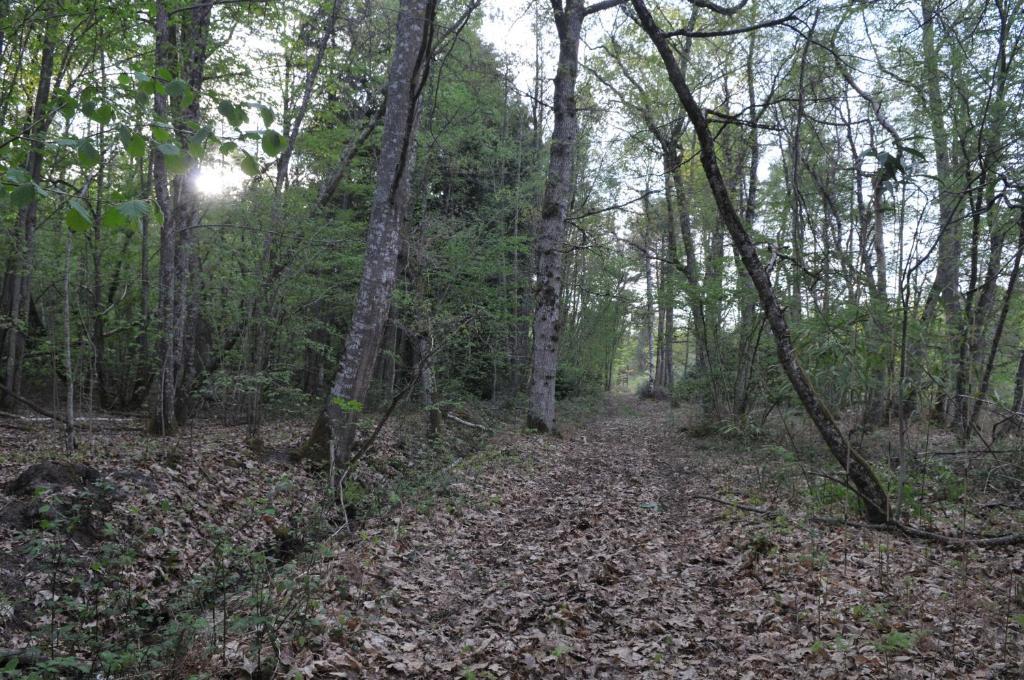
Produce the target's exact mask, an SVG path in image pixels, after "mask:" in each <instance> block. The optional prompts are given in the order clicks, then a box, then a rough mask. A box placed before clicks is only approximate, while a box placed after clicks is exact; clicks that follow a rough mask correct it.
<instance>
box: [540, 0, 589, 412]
mask: <svg viewBox="0 0 1024 680" xmlns="http://www.w3.org/2000/svg"><path fill="white" fill-rule="evenodd" d="M551 7H552V10H553V12H554V18H555V28H556V29H557V30H558V70H557V71H556V73H555V92H554V102H553V109H554V116H555V123H554V129H553V131H552V134H551V160H550V163H549V165H548V174H547V180H546V182H545V185H544V198H543V200H542V203H541V217H540V223H539V224H538V225H537V240H536V247H535V254H536V265H537V270H536V271H537V283H536V288H535V291H534V311H533V366H532V371H531V374H530V406H529V411H528V413H527V416H526V424H527V426H528V427H532V428H534V429H536V430H538V431H540V432H553V431H554V430H555V380H556V375H557V372H558V338H559V333H560V332H561V323H560V320H559V307H558V305H559V300H560V298H561V295H562V242H563V241H564V239H565V216H566V213H567V212H568V209H569V200H570V198H571V196H572V184H573V170H574V167H573V166H574V162H575V157H576V137H577V135H578V133H579V122H578V121H577V119H576V77H577V74H578V72H579V47H580V30H581V28H582V27H583V17H584V6H583V1H582V0H567V1H566V2H565V4H564V6H563V3H562V1H561V0H551Z"/></svg>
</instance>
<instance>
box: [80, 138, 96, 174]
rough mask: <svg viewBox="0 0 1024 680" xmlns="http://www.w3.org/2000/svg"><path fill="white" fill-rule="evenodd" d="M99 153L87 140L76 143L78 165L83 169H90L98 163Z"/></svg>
mask: <svg viewBox="0 0 1024 680" xmlns="http://www.w3.org/2000/svg"><path fill="white" fill-rule="evenodd" d="M100 160H101V159H100V152H99V151H97V150H96V147H95V146H93V145H92V142H90V141H89V140H88V139H82V140H79V142H78V164H79V165H81V166H82V167H83V168H91V167H92V166H94V165H97V164H98V163H99V162H100Z"/></svg>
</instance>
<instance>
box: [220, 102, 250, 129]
mask: <svg viewBox="0 0 1024 680" xmlns="http://www.w3.org/2000/svg"><path fill="white" fill-rule="evenodd" d="M217 111H218V112H219V113H220V115H222V116H224V117H225V118H226V119H227V121H228V123H229V124H230V125H231V127H234V128H237V127H239V126H241V125H244V124H245V123H246V122H248V120H249V114H247V113H246V112H245V109H243V108H241V107H239V106H235V105H234V104H232V103H231V102H229V101H228V100H226V99H223V100H221V101H220V103H218V104H217Z"/></svg>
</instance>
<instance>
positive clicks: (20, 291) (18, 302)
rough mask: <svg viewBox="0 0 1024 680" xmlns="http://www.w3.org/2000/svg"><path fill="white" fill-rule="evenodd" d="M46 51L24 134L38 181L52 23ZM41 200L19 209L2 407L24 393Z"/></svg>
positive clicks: (46, 122)
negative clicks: (26, 350)
mask: <svg viewBox="0 0 1024 680" xmlns="http://www.w3.org/2000/svg"><path fill="white" fill-rule="evenodd" d="M42 30H43V33H44V34H43V50H42V55H41V57H40V61H39V83H38V85H37V86H36V96H35V100H34V101H33V103H32V110H31V111H30V112H29V116H28V122H27V123H26V125H25V127H24V130H23V135H24V136H25V137H27V138H28V139H30V140H32V141H31V143H30V145H29V151H28V156H27V158H26V160H25V172H26V173H27V174H28V176H29V177H30V178H31V179H32V181H33V182H35V183H36V184H38V183H39V182H40V181H41V180H42V175H43V147H44V138H45V137H46V132H47V130H48V128H49V126H50V125H49V124H50V112H49V111H47V108H48V107H49V102H50V87H51V82H52V80H53V57H54V42H53V40H52V39H51V37H50V25H49V22H47V23H46V24H45V25H44V26H43V29H42ZM38 207H39V206H38V199H37V198H36V195H35V193H33V194H32V197H31V198H30V199H29V201H28V203H27V204H25V205H24V206H22V207H21V208H20V209H19V210H18V217H17V221H16V222H15V230H16V233H15V239H16V243H17V248H18V251H17V253H16V254H15V257H14V258H13V264H14V271H13V272H12V275H11V276H10V277H9V286H10V293H9V296H8V301H9V308H8V310H7V311H8V314H7V316H8V317H9V319H10V321H9V323H10V328H8V330H7V333H6V337H5V338H4V340H5V343H4V344H5V345H6V347H5V350H6V366H5V368H4V388H5V389H4V391H3V393H2V394H0V406H7V402H6V400H7V399H8V397H11V398H13V397H15V396H17V395H20V394H21V369H22V366H21V361H22V356H23V355H24V353H25V330H26V329H27V326H28V311H29V307H30V305H31V296H32V289H31V281H32V267H33V264H34V259H35V233H36V224H37V221H38V217H37V215H38Z"/></svg>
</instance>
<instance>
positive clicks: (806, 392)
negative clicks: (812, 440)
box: [630, 0, 892, 524]
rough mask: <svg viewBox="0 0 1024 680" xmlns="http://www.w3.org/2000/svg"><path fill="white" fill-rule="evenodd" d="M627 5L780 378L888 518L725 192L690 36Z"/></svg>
mask: <svg viewBox="0 0 1024 680" xmlns="http://www.w3.org/2000/svg"><path fill="white" fill-rule="evenodd" d="M693 4H695V5H698V6H700V7H704V8H707V9H709V10H711V11H715V12H717V13H720V14H734V13H736V12H737V11H738V10H739V9H740V8H741V7H742V6H743V5H744V4H745V2H741V3H740V5H739V6H737V7H735V8H727V7H722V6H719V5H717V4H714V3H711V2H705V1H704V0H700V1H697V0H694V1H693ZM630 7H631V9H632V11H633V19H634V20H635V21H636V23H637V24H638V25H639V26H640V28H641V29H643V31H644V33H646V34H647V36H648V37H649V38H650V40H651V42H652V44H653V45H654V47H655V49H656V50H657V51H658V55H659V56H660V57H661V60H662V62H663V63H664V65H665V70H666V73H667V74H668V78H669V81H670V82H671V84H672V89H673V90H674V91H675V93H676V96H677V97H678V99H679V103H680V104H681V105H682V107H683V110H684V111H685V112H686V116H687V118H689V120H690V124H691V125H693V130H694V134H695V135H696V137H697V141H698V143H699V146H700V162H701V166H702V167H703V169H704V174H705V176H706V178H707V182H708V186H709V188H710V190H711V195H712V197H713V198H714V202H715V207H716V208H717V210H718V216H719V219H720V220H721V223H722V224H723V225H725V228H726V230H727V231H728V232H729V237H730V239H731V240H732V244H733V248H734V249H735V251H736V252H737V253H738V254H739V256H740V259H741V261H742V262H743V267H744V269H745V270H746V272H747V275H748V276H749V278H750V281H751V283H752V284H753V286H754V289H755V290H756V292H757V296H758V300H759V301H760V304H761V307H762V309H763V310H764V314H765V317H766V319H767V321H768V325H769V327H770V328H771V331H772V336H773V337H774V339H775V347H776V352H777V354H778V357H779V363H780V365H781V366H782V369H783V371H785V373H786V377H787V378H788V379H789V382H790V384H791V385H792V386H793V390H794V391H795V392H796V394H797V397H798V398H799V399H800V402H801V404H803V407H804V409H805V410H806V412H807V415H808V416H809V417H810V419H811V421H812V422H813V423H814V425H815V427H816V428H817V430H818V433H819V434H820V435H821V438H822V440H823V441H824V442H825V445H826V446H828V449H829V451H830V452H831V453H832V455H833V456H834V457H835V459H836V460H837V461H838V462H839V464H840V465H842V466H843V468H844V469H845V470H846V472H847V475H848V476H849V479H850V483H851V484H852V485H853V486H854V487H855V489H856V491H857V493H858V495H859V496H860V497H861V499H862V500H863V501H864V516H865V518H866V519H867V520H868V521H869V522H872V523H877V524H887V523H889V522H891V520H892V517H891V512H890V507H889V498H888V496H887V494H886V492H885V489H884V487H883V486H882V483H881V481H880V480H879V479H878V477H877V476H876V475H875V473H874V470H872V468H871V465H870V464H869V463H868V462H867V460H865V458H864V457H863V456H862V455H861V453H860V452H859V451H857V450H856V449H854V447H853V445H852V444H851V443H850V441H849V440H848V439H847V438H846V436H845V435H844V434H843V432H842V430H841V429H840V427H839V424H838V423H837V422H836V420H835V418H834V417H833V416H832V414H831V413H830V411H829V409H828V408H827V407H826V405H825V404H824V403H822V401H821V399H820V398H819V397H818V395H817V393H816V392H815V390H814V387H813V385H812V384H811V381H810V378H809V377H808V376H807V373H806V372H805V371H804V369H803V367H802V366H801V365H800V362H799V361H798V360H797V356H796V350H795V348H794V347H793V340H792V338H791V336H790V332H789V325H788V324H787V322H786V317H785V314H784V312H783V308H782V305H781V304H780V302H779V298H778V296H777V295H776V293H775V290H774V288H773V286H772V282H771V278H770V277H769V275H768V270H767V268H766V267H765V264H764V262H763V261H762V260H761V257H760V256H759V254H758V252H757V248H756V246H755V245H754V241H753V239H751V237H750V233H749V232H748V231H747V227H746V225H745V224H744V220H743V218H742V217H741V216H740V213H739V210H738V209H737V207H736V205H735V203H734V202H733V198H732V196H731V195H730V192H729V188H728V185H727V183H726V181H725V178H724V175H723V173H722V170H721V168H720V167H719V162H718V158H717V150H716V146H715V136H714V134H713V132H712V131H711V128H710V126H709V124H708V120H707V117H706V116H705V113H704V109H702V108H701V106H700V104H699V103H698V102H697V99H696V97H694V94H693V91H692V90H691V89H690V86H689V84H688V83H687V80H686V75H685V74H684V72H683V70H682V68H681V67H680V64H679V62H678V60H677V57H676V52H675V50H674V49H673V47H672V44H671V40H672V38H673V37H675V36H687V35H689V36H690V37H694V34H693V33H692V32H690V31H686V30H682V31H665V30H662V28H661V27H660V26H659V25H658V23H657V21H656V20H655V18H654V16H653V15H652V14H651V11H650V9H649V8H648V7H647V3H646V2H645V1H644V0H630ZM792 19H794V17H792V16H790V17H786V18H783V19H779V20H776V21H775V22H762V23H761V24H759V25H758V26H751V27H750V28H749V30H756V29H757V28H762V27H767V26H770V25H773V24H781V23H783V22H784V21H788V20H792Z"/></svg>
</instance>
